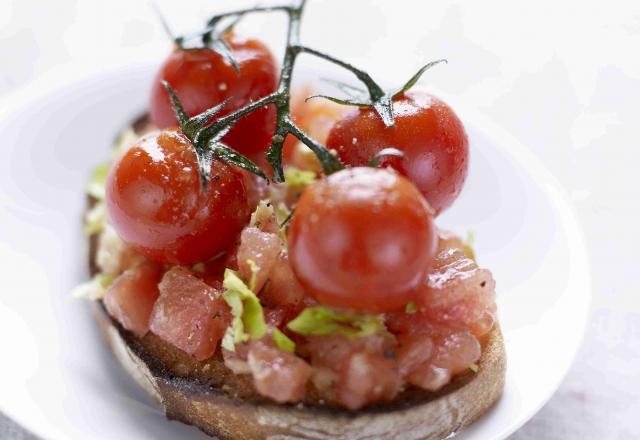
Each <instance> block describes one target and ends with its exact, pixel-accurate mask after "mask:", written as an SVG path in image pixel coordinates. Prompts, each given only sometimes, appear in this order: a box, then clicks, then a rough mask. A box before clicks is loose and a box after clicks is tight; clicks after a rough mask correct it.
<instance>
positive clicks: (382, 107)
mask: <svg viewBox="0 0 640 440" xmlns="http://www.w3.org/2000/svg"><path fill="white" fill-rule="evenodd" d="M322 57H323V58H326V59H329V58H327V57H328V56H327V55H324V54H322ZM440 63H447V60H445V59H441V60H435V61H431V62H429V63H427V64H425V65H424V66H422V67H421V68H420V69H419V70H418V71H417V72H416V73H414V74H413V76H412V77H411V78H409V80H408V81H407V82H406V83H405V84H404V85H403V86H402V87H400V88H399V89H397V90H395V91H387V92H385V91H383V90H382V89H381V88H380V87H378V86H377V84H375V83H373V84H370V81H371V82H373V80H371V78H369V80H370V81H367V80H366V78H365V79H364V80H363V78H361V77H360V76H358V75H357V74H356V76H358V78H359V79H360V80H362V81H363V82H364V83H365V85H367V90H363V89H361V88H359V87H354V86H352V85H350V84H347V83H344V82H342V81H329V82H330V83H331V84H333V85H334V86H335V87H337V88H338V89H339V90H341V91H342V92H343V93H344V94H346V95H347V96H348V97H347V98H336V97H334V96H329V95H313V96H309V97H308V98H307V99H306V100H305V101H308V100H310V99H315V98H323V99H328V100H329V101H331V102H335V103H336V104H341V105H350V106H354V107H372V108H373V109H374V110H375V111H376V112H377V113H378V115H379V116H380V118H381V119H382V122H384V125H385V126H387V127H393V126H394V120H393V99H394V98H396V97H398V96H401V95H403V94H404V93H405V92H407V91H408V90H409V89H411V88H412V87H413V86H414V85H415V84H416V83H417V82H418V80H419V79H420V77H421V76H422V74H423V73H425V72H426V71H427V70H429V69H431V68H432V67H434V66H436V65H438V64H440ZM367 76H368V75H367ZM380 153H382V152H380ZM373 159H374V158H372V160H373Z"/></svg>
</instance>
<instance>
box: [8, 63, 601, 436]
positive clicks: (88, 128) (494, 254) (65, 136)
mask: <svg viewBox="0 0 640 440" xmlns="http://www.w3.org/2000/svg"><path fill="white" fill-rule="evenodd" d="M153 70H154V69H153V65H152V64H150V63H139V64H137V65H129V66H128V67H126V68H119V69H114V70H111V71H108V72H101V73H99V74H93V75H90V76H85V77H84V78H83V79H74V80H71V79H69V78H67V79H66V80H65V79H62V80H61V79H60V78H61V75H53V76H50V77H49V78H46V79H43V80H41V81H40V82H38V83H36V84H35V85H33V86H32V87H31V88H30V89H29V90H26V91H23V92H22V93H21V94H20V95H17V96H14V97H13V98H12V99H11V100H9V101H8V102H5V103H4V104H3V107H2V108H1V110H0V135H1V139H2V155H1V156H0V158H1V159H0V207H1V211H0V268H1V269H0V273H1V276H2V278H1V280H0V281H1V286H2V287H1V289H0V353H2V361H1V362H0V410H1V411H3V412H5V413H6V414H8V415H9V416H10V417H12V418H14V419H15V420H17V421H18V422H19V423H21V424H23V425H24V426H26V427H27V428H28V429H30V430H32V431H33V432H35V433H36V434H38V435H40V436H43V437H46V438H55V439H62V438H77V439H87V438H91V439H109V440H112V439H127V438H135V439H146V438H148V439H151V438H154V439H159V438H162V439H174V438H183V439H186V438H205V436H204V435H203V434H201V433H200V432H199V431H198V430H196V429H194V428H191V427H188V426H185V425H182V424H180V423H177V422H169V421H167V420H166V419H165V417H164V415H163V414H162V413H161V412H160V411H159V410H158V409H157V407H156V406H155V405H154V404H153V403H152V402H151V401H150V400H149V399H148V398H146V396H144V395H143V393H142V392H141V391H140V390H138V389H137V388H136V386H135V385H134V383H133V382H132V381H131V380H130V379H129V378H128V376H127V375H126V374H125V373H124V372H123V371H121V370H120V368H119V367H118V365H116V363H115V361H114V360H113V358H112V357H111V354H110V353H109V352H108V350H107V348H106V347H105V345H104V344H103V342H102V340H101V339H100V336H99V334H98V331H97V329H96V327H95V325H94V322H93V319H92V317H91V314H90V310H89V305H88V304H87V303H85V302H82V301H74V300H71V299H70V298H69V291H70V290H71V288H72V287H73V286H74V285H76V284H77V283H79V282H81V281H83V280H85V279H86V277H87V270H86V255H85V252H86V251H85V249H86V247H85V241H84V238H83V236H82V233H81V216H82V211H83V208H84V202H85V195H84V188H85V185H86V182H87V178H88V177H89V174H90V171H91V169H92V167H93V165H94V164H96V163H98V162H100V161H102V160H104V159H105V158H107V157H108V156H109V150H110V148H111V146H112V140H113V138H114V135H115V134H116V133H117V132H118V130H119V129H120V128H121V127H123V126H124V125H125V124H126V123H127V122H128V121H130V120H131V118H132V117H133V116H135V115H137V114H138V113H139V112H140V111H142V110H143V109H144V108H145V106H146V100H147V95H148V89H149V84H150V79H151V76H152V74H153ZM454 108H456V110H457V111H458V113H459V114H460V115H461V116H462V119H463V120H464V122H465V125H466V127H467V131H468V134H469V138H470V143H471V147H472V159H471V170H470V174H469V178H468V180H467V184H466V187H465V190H464V192H463V194H462V196H461V197H460V199H459V200H458V201H457V203H456V205H455V206H454V207H453V208H452V209H451V210H450V211H448V212H446V214H445V215H443V216H442V217H441V218H440V219H439V224H440V225H441V226H443V227H448V228H453V229H454V230H457V231H459V232H461V233H465V232H466V231H467V230H469V229H471V230H473V231H475V233H476V236H477V241H476V249H477V254H478V255H479V259H480V262H481V264H483V265H485V266H487V267H489V268H490V269H491V270H492V271H493V273H494V275H495V278H496V280H497V282H498V295H499V296H498V302H499V313H500V319H501V322H502V328H503V331H504V334H505V338H506V344H507V353H508V374H507V383H506V389H505V392H504V396H503V398H502V399H501V400H500V402H499V403H498V404H497V405H496V407H495V408H493V409H492V410H491V411H490V412H489V413H488V414H487V415H486V416H485V417H483V418H482V419H481V420H479V421H478V422H477V423H475V424H474V425H473V426H472V427H471V428H470V429H468V430H467V431H466V432H465V433H463V434H462V435H461V436H460V437H461V438H465V439H467V440H470V439H482V440H490V439H496V440H497V439H503V438H505V437H506V436H507V435H509V434H510V433H511V432H513V431H514V430H515V429H517V428H518V427H519V426H521V425H522V424H523V423H524V422H525V421H526V420H527V419H529V418H530V417H531V416H532V415H533V414H535V412H536V411H537V410H538V409H539V408H540V407H541V406H542V405H543V404H544V403H545V402H546V401H547V400H548V398H549V397H550V396H551V394H552V393H553V392H554V391H555V389H556V388H557V387H558V385H559V383H560V381H561V380H562V378H563V376H564V375H565V373H566V371H567V369H568V368H569V365H570V363H571V361H572V359H573V357H574V354H575V352H576V350H577V348H578V345H579V343H580V340H581V336H582V334H583V330H584V327H585V323H586V319H587V313H588V308H589V301H590V282H589V272H588V267H587V260H586V257H585V249H584V244H583V240H582V238H581V234H580V231H579V228H578V225H577V222H576V219H575V215H574V213H573V211H572V210H571V208H570V205H569V203H568V202H567V201H566V198H565V196H564V195H563V192H562V190H561V189H560V187H559V185H558V184H557V182H556V181H555V180H554V179H553V178H552V177H551V176H550V174H549V173H548V172H547V171H546V170H545V168H544V167H543V166H542V165H541V164H540V163H539V162H538V161H537V160H536V158H535V157H534V156H533V155H532V154H531V153H530V152H529V151H527V150H526V149H525V148H524V147H523V146H521V145H520V144H519V143H518V142H517V141H516V140H514V139H512V138H511V137H509V136H508V135H507V134H505V133H503V132H502V130H500V129H499V127H496V126H494V125H492V124H491V123H490V122H488V121H486V120H485V119H484V118H483V117H482V116H480V115H477V114H475V113H473V112H471V111H469V110H463V109H462V107H461V106H460V105H458V104H456V103H454Z"/></svg>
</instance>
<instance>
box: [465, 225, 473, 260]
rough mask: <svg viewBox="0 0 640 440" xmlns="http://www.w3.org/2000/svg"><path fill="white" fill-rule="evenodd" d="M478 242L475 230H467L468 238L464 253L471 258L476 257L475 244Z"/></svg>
mask: <svg viewBox="0 0 640 440" xmlns="http://www.w3.org/2000/svg"><path fill="white" fill-rule="evenodd" d="M475 242H476V233H475V231H472V230H469V231H467V238H466V240H465V241H464V243H463V245H462V246H463V250H464V253H465V254H466V255H467V256H468V257H469V258H471V259H472V260H475V259H476V254H475V252H474V250H473V245H474V244H475Z"/></svg>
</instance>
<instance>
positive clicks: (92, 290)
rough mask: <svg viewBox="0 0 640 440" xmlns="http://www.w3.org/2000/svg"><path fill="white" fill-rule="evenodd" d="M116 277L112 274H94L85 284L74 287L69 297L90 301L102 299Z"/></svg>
mask: <svg viewBox="0 0 640 440" xmlns="http://www.w3.org/2000/svg"><path fill="white" fill-rule="evenodd" d="M116 278H117V277H116V275H113V274H103V273H99V274H96V275H95V276H94V277H93V278H91V279H90V280H89V281H87V282H86V283H82V284H80V285H79V286H76V287H75V288H74V289H73V290H72V291H71V297H72V298H76V299H91V300H99V299H102V298H104V292H105V290H107V287H109V286H110V285H111V284H112V283H113V281H114V280H115V279H116Z"/></svg>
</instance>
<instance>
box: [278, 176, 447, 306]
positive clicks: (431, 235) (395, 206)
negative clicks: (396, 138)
mask: <svg viewBox="0 0 640 440" xmlns="http://www.w3.org/2000/svg"><path fill="white" fill-rule="evenodd" d="M436 239H437V238H436V235H435V226H434V224H433V212H432V210H431V208H430V207H429V204H428V203H427V202H426V200H425V199H424V197H423V196H422V194H420V192H419V191H418V190H417V189H416V187H415V186H413V184H411V182H410V181H409V180H407V179H406V178H404V177H402V176H400V175H399V174H398V173H397V172H395V171H393V170H387V169H384V170H380V169H375V168H366V167H358V168H351V169H346V170H342V171H339V172H337V173H335V174H332V175H330V176H329V177H328V178H326V179H323V180H321V181H318V182H316V183H314V184H312V185H310V186H308V187H307V188H306V189H305V191H304V192H303V193H302V196H301V197H300V200H299V201H298V204H297V206H296V210H295V214H294V216H293V220H292V223H291V227H290V232H289V259H290V261H291V266H292V268H293V271H294V273H295V275H296V277H297V278H298V280H299V281H300V283H301V284H302V286H303V287H304V288H305V289H306V291H307V292H308V293H310V294H311V295H312V296H313V297H314V298H315V299H316V300H318V301H319V302H320V303H323V304H328V305H331V306H335V307H346V308H351V309H355V310H363V311H369V312H376V313H377V312H385V311H390V310H394V309H397V308H398V307H402V306H404V305H406V303H407V302H408V301H410V300H411V299H412V298H413V296H414V293H413V291H412V290H413V289H415V288H416V287H417V285H418V284H419V283H420V282H421V280H423V279H424V276H425V272H426V271H427V270H428V268H429V266H430V264H431V261H432V259H433V256H434V253H435V249H436Z"/></svg>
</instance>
